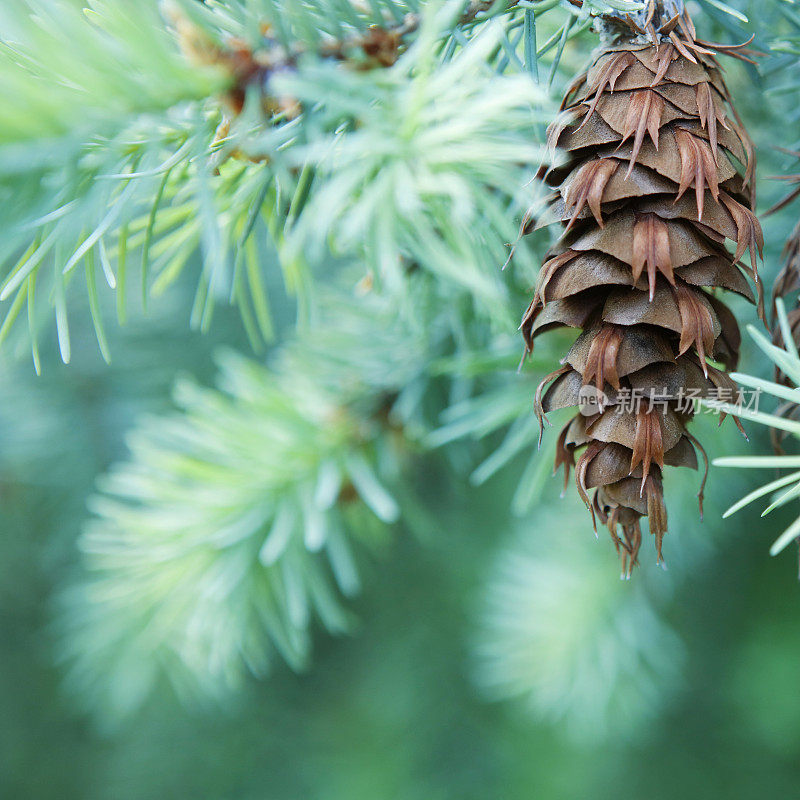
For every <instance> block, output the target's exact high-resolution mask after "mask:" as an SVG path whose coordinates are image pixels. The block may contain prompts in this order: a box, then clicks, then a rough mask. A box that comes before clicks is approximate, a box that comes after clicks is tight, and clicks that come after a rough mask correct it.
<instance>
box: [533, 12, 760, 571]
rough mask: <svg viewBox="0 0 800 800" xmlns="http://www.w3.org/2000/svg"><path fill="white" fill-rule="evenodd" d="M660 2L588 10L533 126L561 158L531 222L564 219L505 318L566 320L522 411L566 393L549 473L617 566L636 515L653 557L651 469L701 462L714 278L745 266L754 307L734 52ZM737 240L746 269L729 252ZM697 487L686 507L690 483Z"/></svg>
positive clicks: (756, 244) (711, 385)
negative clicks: (602, 34) (586, 35)
mask: <svg viewBox="0 0 800 800" xmlns="http://www.w3.org/2000/svg"><path fill="white" fill-rule="evenodd" d="M664 5H666V3H665V4H661V3H656V2H652V0H651V3H650V6H649V8H648V9H647V12H646V14H645V15H644V17H642V18H641V19H640V21H639V23H638V24H637V22H636V21H634V20H633V19H632V18H631V17H630V16H628V17H627V18H626V19H625V20H615V21H610V20H607V21H606V23H605V24H606V26H612V25H613V26H615V27H614V28H613V33H614V35H615V38H614V39H613V43H610V44H607V45H604V46H603V47H601V49H600V52H599V53H598V54H597V56H596V57H595V59H594V61H593V63H592V65H591V66H590V67H589V69H588V71H587V72H586V73H585V74H582V75H580V76H579V77H578V78H577V79H576V80H575V81H574V82H573V83H572V85H571V86H570V87H569V89H568V91H567V95H566V97H565V99H564V101H563V103H562V107H561V114H560V115H559V117H558V118H557V119H556V121H555V122H554V123H553V124H552V125H551V127H550V130H549V131H548V137H549V144H550V145H551V146H552V147H553V148H556V147H557V148H559V149H560V150H561V151H563V152H565V153H566V156H567V158H566V162H565V163H563V164H562V165H559V166H557V167H554V168H551V169H550V170H548V171H547V172H546V173H544V174H543V176H542V177H543V178H544V180H545V181H546V183H547V184H548V185H550V186H552V187H554V188H555V189H556V190H557V191H555V192H554V193H553V194H552V196H551V199H550V205H549V209H548V212H547V213H546V215H545V217H544V218H542V219H541V220H539V222H538V224H536V227H537V228H538V227H541V226H542V225H545V224H551V223H553V222H555V221H559V222H561V224H562V225H563V226H564V232H563V234H562V236H561V238H560V240H559V241H558V243H557V244H556V245H555V246H554V247H553V248H551V250H550V251H549V252H548V254H547V257H546V260H545V262H544V264H543V266H542V269H541V272H540V276H539V281H538V284H537V287H536V291H535V294H534V298H533V301H532V302H531V304H530V306H529V307H528V310H527V311H526V313H525V315H524V318H523V321H522V325H521V329H522V333H523V335H524V337H525V342H526V346H527V351H528V352H531V351H532V350H533V343H534V339H535V338H536V337H537V336H538V335H539V334H540V333H543V332H545V331H548V330H550V329H552V328H556V327H561V326H569V327H572V328H578V329H580V330H581V334H580V336H578V338H577V340H576V341H575V343H574V344H573V346H572V348H571V349H570V350H569V352H568V353H567V355H566V356H565V358H564V359H563V361H562V364H563V365H564V366H563V367H561V368H560V369H559V370H557V371H555V372H553V373H552V374H551V375H548V376H547V377H546V378H545V380H544V381H543V382H542V384H541V385H540V386H539V389H538V390H537V393H536V399H535V408H536V413H537V415H538V417H539V420H540V424H542V423H543V422H544V421H545V418H544V415H545V413H546V412H549V411H554V410H556V409H559V408H566V407H574V406H579V407H580V413H578V414H576V415H575V416H574V417H573V419H572V420H571V421H570V422H569V423H568V424H567V425H566V426H565V427H564V429H563V430H562V431H561V435H560V437H559V440H558V445H557V455H556V469H558V467H559V466H561V465H563V466H564V468H565V473H566V475H565V481H566V480H568V479H569V475H570V471H571V468H573V467H574V468H575V479H576V484H577V487H578V491H579V493H580V495H581V497H582V498H583V500H584V502H586V504H587V506H588V507H589V508H590V509H591V510H592V516H593V518H595V515H596V517H599V518H600V520H601V521H602V522H603V523H604V524H606V525H607V526H608V529H609V531H610V532H611V538H612V540H613V541H614V544H615V545H616V547H617V551H618V552H619V554H620V557H621V560H622V570H623V575H625V576H629V575H630V572H631V570H632V568H633V566H634V565H635V564H636V561H637V554H638V552H639V546H640V544H641V528H640V520H641V518H642V517H647V518H648V521H649V528H650V532H651V533H652V534H653V535H654V537H655V544H656V551H657V556H658V559H659V561H660V559H661V544H662V538H663V536H664V534H665V533H666V530H667V513H666V508H665V504H664V495H663V487H662V469H663V467H664V466H667V465H670V466H679V467H690V468H692V469H697V467H698V461H697V454H696V450H695V448H697V449H699V450H700V452H701V453H702V455H703V458H704V460H705V462H706V471H707V467H708V461H707V459H706V457H705V452H704V451H703V450H702V447H700V445H699V443H698V442H697V440H696V439H695V438H694V437H693V436H692V435H691V434H690V433H689V432H688V430H687V424H688V423H689V422H690V420H691V418H692V415H693V413H694V410H695V409H694V400H693V398H695V397H702V396H706V397H707V396H715V395H716V396H718V397H724V396H726V395H727V399H731V400H733V399H735V397H736V396H737V395H736V393H737V392H738V389H737V387H736V384H735V383H734V382H733V381H732V380H731V378H729V377H728V375H727V374H726V373H725V372H723V371H722V370H721V369H719V368H718V367H717V366H714V365H712V364H710V363H708V359H712V360H713V361H714V362H716V363H717V364H719V365H722V366H723V367H724V368H725V369H732V368H734V367H735V365H736V362H737V359H738V355H739V343H740V335H739V329H738V326H737V324H736V320H735V319H734V317H733V314H732V313H731V311H730V310H729V309H728V308H727V307H726V306H725V305H724V304H723V303H722V302H721V300H720V299H719V298H718V297H717V296H716V292H715V291H714V290H715V289H726V290H729V291H733V292H737V293H739V294H741V295H743V296H744V297H746V298H747V299H748V300H750V301H751V302H756V298H755V296H754V294H753V291H752V289H751V288H750V285H749V283H748V281H747V280H746V278H745V274H747V275H749V276H750V277H751V278H752V279H753V280H754V281H755V282H756V285H757V287H758V288H759V309H760V310H761V309H763V302H762V301H761V299H760V298H761V292H760V288H761V287H760V284H759V283H758V274H757V254H758V255H760V254H761V249H762V246H763V237H762V233H761V228H760V226H759V223H758V220H757V219H756V217H755V215H754V214H753V212H752V208H753V204H754V193H755V189H754V171H755V157H754V151H753V145H752V142H751V140H750V138H749V137H748V135H747V133H746V132H745V130H744V127H743V125H742V122H741V120H740V118H739V117H738V115H737V114H736V112H735V110H734V109H733V108H732V106H731V104H730V97H729V93H728V89H727V87H726V85H725V81H724V80H723V77H722V72H721V69H720V65H719V62H718V61H717V58H716V55H717V54H719V53H722V52H727V53H730V54H731V55H736V56H737V57H739V58H743V59H747V56H746V55H744V54H743V53H742V52H741V51H738V50H736V49H735V48H732V47H726V46H720V45H711V44H708V43H706V42H702V41H699V40H698V39H697V37H696V33H695V29H694V26H693V24H692V22H691V20H690V19H689V17H688V15H687V14H686V13H685V12H684V11H682V10H681V13H680V14H679V15H676V16H674V17H672V18H669V16H670V15H669V14H668V13H667V12H666V11H665V10H664ZM670 5H674V0H671V2H670ZM607 32H611V30H610V29H609V31H607ZM745 52H746V51H745ZM747 60H749V59H747ZM729 111H730V112H732V118H731V115H730V114H729ZM739 165H740V168H739ZM531 227H533V226H532V224H531V225H528V226H527V228H526V230H529V229H530V228H531ZM726 239H730V240H731V241H732V242H733V243H734V245H735V252H734V253H731V252H729V251H728V250H727V249H726V246H725V241H726ZM748 249H749V251H750V267H748V266H746V265H745V264H743V263H741V262H740V261H739V259H740V258H741V257H742V256H743V255H744V253H745V251H746V250H748ZM548 387H549V388H548ZM582 400H583V401H588V402H582ZM592 401H593V402H594V405H592ZM579 450H582V452H581V454H580V456H579V457H578V459H577V464H576V451H579ZM704 483H705V478H703V484H704ZM591 490H594V496H593V498H591V499H590V497H589V492H590V491H591ZM699 497H700V512H701V514H702V484H701V488H700V493H699ZM595 525H596V518H595Z"/></svg>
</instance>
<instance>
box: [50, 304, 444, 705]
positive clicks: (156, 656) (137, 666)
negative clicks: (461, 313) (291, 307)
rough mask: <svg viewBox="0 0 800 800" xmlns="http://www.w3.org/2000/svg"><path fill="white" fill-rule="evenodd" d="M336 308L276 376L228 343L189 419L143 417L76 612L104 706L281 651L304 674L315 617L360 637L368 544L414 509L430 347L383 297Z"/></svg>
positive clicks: (96, 531)
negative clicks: (355, 599) (355, 614)
mask: <svg viewBox="0 0 800 800" xmlns="http://www.w3.org/2000/svg"><path fill="white" fill-rule="evenodd" d="M327 309H328V310H327V313H326V315H325V318H324V321H323V323H322V324H321V326H320V328H319V329H318V330H316V331H313V332H311V333H309V334H308V336H307V338H305V339H303V340H302V341H296V342H294V343H293V344H289V345H287V346H286V347H285V348H284V349H283V350H282V351H281V354H280V355H279V356H278V358H277V360H276V363H275V366H274V369H273V371H272V372H270V371H267V370H266V369H264V368H263V367H262V366H261V365H258V364H255V363H253V362H251V361H248V360H247V359H244V358H243V357H241V356H235V355H233V354H226V355H223V356H222V357H221V358H220V378H219V381H218V387H219V388H218V389H216V390H210V389H203V388H201V387H199V386H197V385H196V384H194V383H192V382H190V381H186V380H183V381H179V382H178V384H177V386H176V390H175V402H176V404H177V406H178V409H179V413H178V414H174V415H171V416H168V417H162V418H150V419H146V420H145V421H143V422H142V424H141V425H139V426H138V427H137V429H135V430H134V432H133V433H132V434H131V435H130V436H129V440H128V442H129V447H130V450H131V457H130V460H129V461H127V462H125V463H123V464H120V465H118V466H117V467H115V468H113V469H112V470H111V471H110V472H109V474H108V475H107V476H106V477H104V478H103V479H102V480H101V481H100V482H99V484H98V494H97V495H96V496H95V497H94V498H93V499H92V500H91V501H90V508H91V510H92V511H93V514H94V517H93V519H92V521H91V522H90V523H88V524H87V526H86V529H85V532H84V534H83V536H82V539H81V549H82V551H83V553H84V556H85V562H86V567H87V569H88V572H87V575H86V577H85V578H84V579H83V580H81V581H80V582H78V583H77V584H75V585H73V586H72V587H71V588H70V589H69V590H68V591H66V592H65V594H64V596H63V597H62V604H63V613H62V614H61V615H60V619H61V620H62V623H63V626H64V628H63V638H62V641H63V657H64V659H65V660H66V661H67V662H68V664H69V681H70V682H71V685H72V686H73V688H74V689H75V690H76V691H79V692H80V693H81V694H82V696H84V697H85V698H86V699H87V702H89V704H90V705H92V706H94V707H95V708H96V709H97V710H98V711H100V712H101V713H106V714H109V715H110V716H111V717H112V718H113V717H120V716H124V715H125V714H126V713H127V712H130V711H132V710H133V709H134V708H135V707H137V706H138V704H139V703H140V702H141V701H142V700H143V699H144V698H145V697H146V696H147V694H148V693H149V691H150V690H151V689H152V687H153V685H154V684H155V682H156V681H158V680H159V679H163V678H167V679H169V681H170V682H171V683H172V684H173V685H174V686H175V687H176V688H177V690H178V691H179V692H180V693H181V694H182V695H184V696H186V697H189V696H191V697H194V698H198V697H199V698H200V699H202V698H204V697H209V696H215V695H217V694H219V693H220V692H223V691H225V690H228V689H230V688H232V687H235V686H236V685H238V683H239V682H240V681H241V680H242V678H243V675H244V674H245V673H246V672H247V671H250V672H253V673H255V674H257V675H261V674H263V673H264V672H265V671H266V670H267V669H268V668H269V665H270V663H271V662H272V661H273V656H274V652H275V651H277V652H278V653H279V654H280V655H281V656H282V657H283V658H284V659H285V660H286V661H287V662H288V663H289V664H290V665H291V666H292V667H293V668H295V669H302V668H303V667H304V666H306V664H307V663H308V659H309V654H310V648H311V639H310V629H311V626H312V624H313V623H315V621H317V620H318V621H319V622H321V624H322V625H323V626H324V627H325V628H326V629H327V630H329V631H330V632H332V633H342V632H345V631H347V630H349V628H350V622H351V616H350V614H349V613H348V612H347V611H346V609H345V607H344V606H343V604H342V602H341V600H340V595H343V596H345V597H348V596H351V595H353V594H354V593H356V592H358V590H359V587H360V579H359V570H358V568H357V566H356V565H357V562H358V560H359V558H360V554H359V551H360V550H362V549H366V550H369V549H370V547H374V546H375V544H376V543H378V542H380V541H381V540H382V539H383V538H384V537H385V535H386V526H387V525H389V524H391V523H393V522H395V521H396V520H397V519H398V516H399V513H400V511H399V507H398V503H397V501H396V500H395V498H394V497H393V495H392V494H391V492H390V489H389V488H387V487H389V486H391V485H392V484H395V483H396V482H397V474H398V470H399V469H400V468H401V466H402V463H403V461H404V459H405V458H406V457H407V453H406V448H405V446H404V444H403V431H404V430H405V429H407V428H408V429H410V430H413V429H414V427H415V425H416V426H418V425H419V424H420V421H419V420H420V414H422V413H423V411H422V409H421V408H420V406H419V402H418V400H419V397H420V394H419V392H418V390H417V386H416V385H417V382H418V380H419V379H420V377H419V376H420V372H421V370H423V369H424V367H425V365H426V363H427V360H428V356H427V355H426V347H427V343H428V340H427V338H425V337H424V336H422V335H421V333H419V334H417V335H414V334H413V332H411V331H409V330H408V329H406V328H404V327H403V326H402V325H401V324H400V323H398V322H397V320H396V318H395V317H394V315H393V314H392V308H391V306H390V305H389V304H387V303H386V302H384V301H380V300H378V299H373V300H370V301H361V302H359V303H355V302H353V301H352V300H350V301H348V300H347V299H346V298H343V297H341V296H336V297H334V298H332V299H331V301H330V304H329V305H328V306H327ZM376 323H378V325H377V326H376ZM414 398H417V399H416V400H415V399H414Z"/></svg>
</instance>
